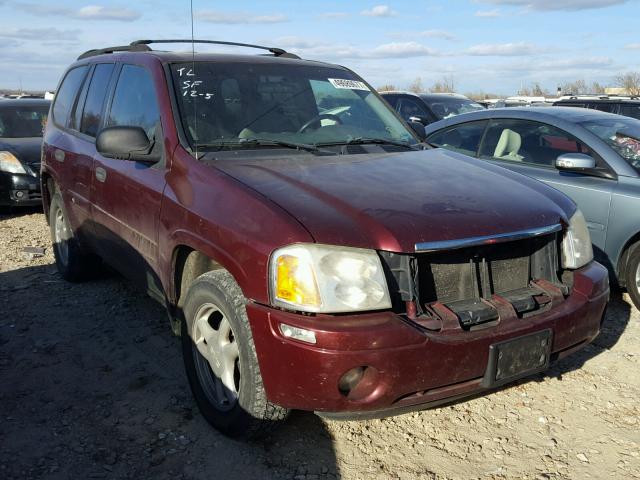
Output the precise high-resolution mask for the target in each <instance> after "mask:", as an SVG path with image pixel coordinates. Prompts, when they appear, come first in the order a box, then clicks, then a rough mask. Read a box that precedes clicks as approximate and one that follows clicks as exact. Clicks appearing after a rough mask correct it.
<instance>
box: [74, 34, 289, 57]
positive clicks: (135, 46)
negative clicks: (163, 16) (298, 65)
mask: <svg viewBox="0 0 640 480" xmlns="http://www.w3.org/2000/svg"><path fill="white" fill-rule="evenodd" d="M152 43H190V44H194V43H207V44H213V45H231V46H234V47H247V48H258V49H260V50H267V51H268V52H271V53H272V54H273V55H275V56H276V57H285V58H300V57H299V56H297V55H295V54H293V53H289V52H287V51H286V50H283V49H282V48H276V47H264V46H262V45H252V44H250V43H237V42H223V41H219V40H190V39H187V40H181V39H169V40H136V41H134V42H131V43H130V44H129V45H121V46H117V47H107V48H99V49H93V50H88V51H86V52H84V53H83V54H82V55H80V56H79V57H78V60H82V59H83V58H88V57H93V56H95V55H103V54H107V53H114V52H149V51H151V47H149V45H150V44H152Z"/></svg>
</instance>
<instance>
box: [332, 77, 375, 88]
mask: <svg viewBox="0 0 640 480" xmlns="http://www.w3.org/2000/svg"><path fill="white" fill-rule="evenodd" d="M327 80H329V82H330V83H331V85H333V86H334V87H336V88H344V89H347V90H366V91H369V87H367V86H366V85H365V84H364V82H359V81H357V80H347V79H346V78H327Z"/></svg>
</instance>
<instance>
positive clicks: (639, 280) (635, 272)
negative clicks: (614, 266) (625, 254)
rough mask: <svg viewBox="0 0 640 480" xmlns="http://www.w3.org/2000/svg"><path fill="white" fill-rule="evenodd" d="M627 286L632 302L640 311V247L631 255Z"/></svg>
mask: <svg viewBox="0 0 640 480" xmlns="http://www.w3.org/2000/svg"><path fill="white" fill-rule="evenodd" d="M625 284H626V287H627V292H628V293H629V297H631V301H632V302H633V304H634V305H635V307H636V308H637V309H638V310H640V246H638V247H636V248H635V249H634V250H633V252H632V253H631V255H629V260H628V261H627V268H626V278H625Z"/></svg>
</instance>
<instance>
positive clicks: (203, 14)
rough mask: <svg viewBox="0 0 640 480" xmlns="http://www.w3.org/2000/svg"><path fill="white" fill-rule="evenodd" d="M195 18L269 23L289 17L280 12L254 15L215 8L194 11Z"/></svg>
mask: <svg viewBox="0 0 640 480" xmlns="http://www.w3.org/2000/svg"><path fill="white" fill-rule="evenodd" d="M196 18H198V19H199V20H202V21H204V22H209V23H222V24H234V25H239V24H271V23H284V22H288V21H289V18H288V17H287V16H286V15H283V14H281V13H274V14H271V15H254V14H251V13H243V12H219V11H215V10H201V11H199V12H196Z"/></svg>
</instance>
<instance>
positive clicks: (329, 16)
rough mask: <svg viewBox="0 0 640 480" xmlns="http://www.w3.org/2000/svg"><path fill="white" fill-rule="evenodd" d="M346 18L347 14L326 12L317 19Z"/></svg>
mask: <svg viewBox="0 0 640 480" xmlns="http://www.w3.org/2000/svg"><path fill="white" fill-rule="evenodd" d="M348 16H349V14H348V13H347V12H327V13H321V14H319V15H318V18H328V19H333V18H346V17H348Z"/></svg>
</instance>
